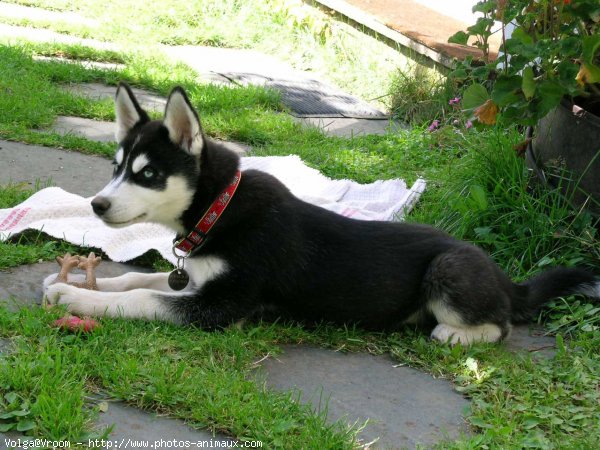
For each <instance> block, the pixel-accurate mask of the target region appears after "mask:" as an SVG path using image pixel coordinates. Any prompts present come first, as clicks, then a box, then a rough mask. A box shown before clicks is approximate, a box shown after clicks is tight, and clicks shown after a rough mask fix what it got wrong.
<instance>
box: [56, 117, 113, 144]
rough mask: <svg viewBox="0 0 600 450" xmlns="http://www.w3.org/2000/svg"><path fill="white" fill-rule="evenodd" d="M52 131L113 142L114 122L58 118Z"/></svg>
mask: <svg viewBox="0 0 600 450" xmlns="http://www.w3.org/2000/svg"><path fill="white" fill-rule="evenodd" d="M52 130H53V131H56V132H57V133H59V134H74V135H76V136H81V137H84V138H87V139H89V140H90V141H98V142H115V124H114V122H103V121H100V120H92V119H84V118H82V117H72V116H58V117H57V118H56V120H55V121H54V123H53V124H52Z"/></svg>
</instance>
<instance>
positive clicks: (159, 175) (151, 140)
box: [92, 83, 206, 231]
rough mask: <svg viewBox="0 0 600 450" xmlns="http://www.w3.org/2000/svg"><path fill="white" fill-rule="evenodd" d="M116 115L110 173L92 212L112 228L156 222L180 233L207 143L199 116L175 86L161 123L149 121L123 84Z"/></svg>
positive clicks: (94, 201) (97, 196)
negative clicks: (114, 149) (111, 171)
mask: <svg viewBox="0 0 600 450" xmlns="http://www.w3.org/2000/svg"><path fill="white" fill-rule="evenodd" d="M115 112H116V122H117V123H116V125H117V131H116V139H117V142H118V143H119V148H118V150H117V151H116V153H115V159H114V161H113V164H114V166H115V169H114V174H113V178H112V180H111V181H110V183H109V184H108V185H107V186H106V187H105V188H104V189H102V190H101V191H100V192H99V193H98V194H97V195H96V197H94V199H93V200H92V208H93V210H94V212H95V213H96V214H97V215H98V216H99V217H100V218H101V219H102V220H103V221H104V222H105V223H106V224H107V225H110V226H114V227H123V226H127V225H131V224H134V223H138V222H156V223H161V224H163V225H166V226H168V227H170V228H173V229H175V230H177V231H180V230H181V224H180V221H179V218H180V217H181V215H182V214H183V212H184V211H185V210H186V209H187V208H188V207H189V206H190V203H191V201H192V198H193V195H194V186H195V184H196V183H197V179H198V176H199V171H200V157H201V154H202V152H203V150H204V148H205V145H206V139H205V137H204V135H203V134H202V127H201V125H200V120H199V119H198V114H197V113H196V111H195V110H194V108H193V107H192V106H191V104H190V101H189V99H188V97H187V96H186V94H185V92H184V91H183V89H181V88H179V87H178V88H175V89H173V91H172V92H171V94H170V95H169V99H168V101H167V106H166V109H165V116H164V120H162V121H151V120H150V118H149V117H148V114H147V113H146V112H145V111H144V110H143V109H142V108H141V107H140V105H139V103H138V102H137V100H136V98H135V96H134V94H133V92H132V90H131V88H130V87H129V86H127V85H126V84H124V83H121V84H120V85H119V87H118V89H117V94H116V97H115Z"/></svg>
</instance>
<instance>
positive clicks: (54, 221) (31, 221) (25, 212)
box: [0, 156, 425, 263]
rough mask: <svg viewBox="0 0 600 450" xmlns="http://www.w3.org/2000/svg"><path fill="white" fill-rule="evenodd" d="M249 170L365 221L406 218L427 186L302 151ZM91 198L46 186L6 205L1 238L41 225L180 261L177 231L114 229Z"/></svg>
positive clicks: (126, 256)
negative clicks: (339, 166) (335, 171)
mask: <svg viewBox="0 0 600 450" xmlns="http://www.w3.org/2000/svg"><path fill="white" fill-rule="evenodd" d="M245 169H258V170H262V171H264V172H268V173H270V174H272V175H274V176H276V177H277V178H279V180H281V182H283V183H284V184H285V185H286V186H287V187H288V188H289V189H290V190H291V191H292V193H294V195H296V196H297V197H299V198H301V199H303V200H305V201H307V202H310V203H313V204H315V205H318V206H322V207H323V208H326V209H329V210H331V211H334V212H337V213H339V214H342V215H344V216H347V217H353V218H355V219H363V220H400V219H402V217H403V216H404V214H406V213H407V212H408V211H410V210H411V208H412V207H413V206H414V204H415V203H416V202H417V200H418V199H419V197H420V195H421V193H422V192H423V191H424V189H425V181H424V180H422V179H418V180H417V181H416V182H415V183H414V185H413V186H412V187H411V188H410V189H409V188H407V186H406V183H405V182H404V181H403V180H400V179H396V180H387V181H376V182H374V183H371V184H365V185H361V184H359V183H356V182H354V181H350V180H331V179H329V178H327V177H325V176H324V175H322V174H321V173H319V171H317V170H315V169H311V168H310V167H308V166H306V165H305V164H304V163H303V162H302V160H301V159H300V158H299V157H298V156H285V157H282V156H268V157H245V158H242V170H245ZM90 200H91V198H83V197H81V196H79V195H75V194H71V193H69V192H66V191H64V190H63V189H61V188H57V187H51V188H46V189H42V190H41V191H39V192H36V193H35V194H33V195H32V196H31V197H30V198H28V199H27V200H25V201H24V202H23V203H21V204H20V205H18V206H16V207H14V208H9V209H0V240H6V239H8V238H9V237H10V236H11V235H13V234H16V233H19V232H21V231H23V230H26V229H36V230H40V231H43V232H44V233H47V234H49V235H50V236H53V237H56V238H61V239H64V240H65V241H68V242H71V243H73V244H76V245H80V246H90V247H95V248H100V249H102V250H103V251H104V252H105V253H106V255H107V256H108V257H109V258H110V259H112V260H113V261H119V262H122V261H129V260H131V259H133V258H136V257H138V256H140V255H143V254H144V253H146V252H147V251H149V250H151V249H155V250H157V251H158V252H159V253H160V254H161V255H162V256H163V258H165V259H167V260H168V261H171V262H172V263H174V262H175V257H174V256H173V253H172V251H171V247H172V242H173V237H174V236H175V233H174V232H173V231H172V230H169V229H167V228H165V227H163V226H162V225H156V224H150V223H139V224H134V225H131V226H129V227H126V228H110V227H108V226H106V225H105V224H104V222H102V221H101V220H100V219H98V218H97V217H96V216H95V215H94V213H93V211H92V208H91V205H90Z"/></svg>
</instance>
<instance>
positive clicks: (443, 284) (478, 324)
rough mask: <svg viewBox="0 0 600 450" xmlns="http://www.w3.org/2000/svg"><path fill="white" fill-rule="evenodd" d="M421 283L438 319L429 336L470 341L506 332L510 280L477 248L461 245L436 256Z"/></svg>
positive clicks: (494, 337)
mask: <svg viewBox="0 0 600 450" xmlns="http://www.w3.org/2000/svg"><path fill="white" fill-rule="evenodd" d="M423 287H424V292H425V297H426V308H427V309H428V311H429V312H431V313H432V314H433V315H434V316H435V318H436V320H437V322H438V325H437V326H436V327H435V328H434V330H433V332H432V333H431V337H432V338H434V339H436V340H438V341H442V342H449V343H451V344H457V343H459V342H460V343H461V344H464V345H469V344H472V343H475V342H496V341H499V340H501V339H504V338H505V337H506V336H507V335H508V334H509V332H510V321H509V319H510V295H511V289H512V283H511V282H510V280H509V279H508V277H506V275H504V274H503V273H502V272H501V271H500V269H499V268H498V267H497V266H496V265H495V264H494V263H493V262H492V261H491V259H490V258H489V257H488V256H487V255H486V254H484V253H483V252H482V251H481V250H479V249H478V248H476V247H472V246H468V245H461V246H458V247H455V248H453V249H451V250H449V251H447V252H445V253H442V254H440V255H438V256H437V257H436V258H435V259H434V260H433V261H432V262H431V264H430V266H429V268H428V271H427V274H426V276H425V278H424V286H423Z"/></svg>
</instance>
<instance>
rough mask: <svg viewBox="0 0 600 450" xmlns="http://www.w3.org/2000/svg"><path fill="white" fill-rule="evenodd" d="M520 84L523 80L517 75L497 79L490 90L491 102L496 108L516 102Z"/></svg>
mask: <svg viewBox="0 0 600 450" xmlns="http://www.w3.org/2000/svg"><path fill="white" fill-rule="evenodd" d="M522 84H523V79H522V77H520V76H519V75H513V76H510V77H507V76H502V77H499V78H498V79H497V80H496V83H495V84H494V89H493V90H492V101H493V102H494V103H495V104H496V105H498V106H507V105H510V104H511V103H514V102H516V101H517V100H518V99H519V96H518V95H517V93H518V92H519V90H520V89H521V86H522Z"/></svg>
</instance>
